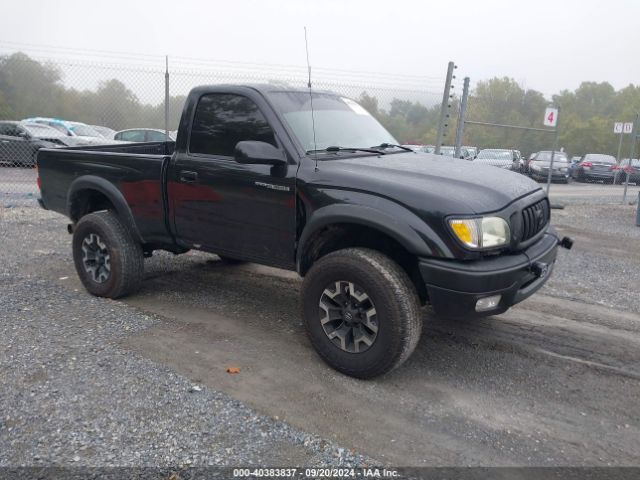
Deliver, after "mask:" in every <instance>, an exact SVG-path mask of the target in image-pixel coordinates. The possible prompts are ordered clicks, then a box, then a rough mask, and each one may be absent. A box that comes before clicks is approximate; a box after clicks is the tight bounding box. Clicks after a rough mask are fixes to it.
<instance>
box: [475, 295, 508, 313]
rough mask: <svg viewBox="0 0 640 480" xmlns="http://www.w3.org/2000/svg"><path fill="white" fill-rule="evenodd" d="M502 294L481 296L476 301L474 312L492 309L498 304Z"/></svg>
mask: <svg viewBox="0 0 640 480" xmlns="http://www.w3.org/2000/svg"><path fill="white" fill-rule="evenodd" d="M501 299H502V295H493V296H492V297H485V298H481V299H480V300H478V301H477V302H476V312H486V311H487V310H493V309H494V308H496V307H497V306H498V304H499V303H500V300H501Z"/></svg>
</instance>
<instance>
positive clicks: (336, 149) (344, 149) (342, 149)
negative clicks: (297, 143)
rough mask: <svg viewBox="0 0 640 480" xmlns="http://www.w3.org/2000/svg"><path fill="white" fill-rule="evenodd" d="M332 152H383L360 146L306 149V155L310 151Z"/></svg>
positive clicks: (380, 153)
mask: <svg viewBox="0 0 640 480" xmlns="http://www.w3.org/2000/svg"><path fill="white" fill-rule="evenodd" d="M334 152H369V153H377V154H378V155H384V154H385V152H383V151H382V150H376V149H375V148H360V147H336V146H332V147H327V148H319V149H317V150H307V155H309V154H310V153H334Z"/></svg>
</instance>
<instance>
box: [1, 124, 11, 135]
mask: <svg viewBox="0 0 640 480" xmlns="http://www.w3.org/2000/svg"><path fill="white" fill-rule="evenodd" d="M12 128H13V125H11V124H10V123H0V135H11V130H12Z"/></svg>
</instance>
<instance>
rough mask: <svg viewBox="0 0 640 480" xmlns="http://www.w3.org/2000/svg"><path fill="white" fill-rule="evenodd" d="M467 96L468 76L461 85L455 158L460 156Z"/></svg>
mask: <svg viewBox="0 0 640 480" xmlns="http://www.w3.org/2000/svg"><path fill="white" fill-rule="evenodd" d="M468 97H469V77H464V85H463V87H462V100H461V101H460V115H458V130H457V132H456V151H455V157H456V158H460V149H461V147H462V136H463V135H464V119H465V117H466V114H467V99H468Z"/></svg>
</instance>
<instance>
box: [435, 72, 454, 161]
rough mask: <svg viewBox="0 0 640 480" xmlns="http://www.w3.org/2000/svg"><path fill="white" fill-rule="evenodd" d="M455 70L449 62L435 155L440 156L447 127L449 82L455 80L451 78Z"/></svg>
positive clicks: (449, 98) (449, 94) (450, 94)
mask: <svg viewBox="0 0 640 480" xmlns="http://www.w3.org/2000/svg"><path fill="white" fill-rule="evenodd" d="M455 68H458V67H456V65H455V63H453V62H449V64H448V66H447V79H446V80H445V82H444V92H443V94H442V106H441V107H440V122H439V123H438V135H437V137H436V149H435V152H434V153H435V154H436V155H439V154H440V147H441V146H442V143H443V138H444V136H445V133H444V130H445V128H446V127H448V126H449V124H448V123H447V119H448V118H449V109H450V108H451V104H450V103H449V102H450V101H451V97H453V94H452V93H451V88H452V86H451V80H453V79H454V78H455V77H454V76H453V70H454V69H455Z"/></svg>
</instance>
